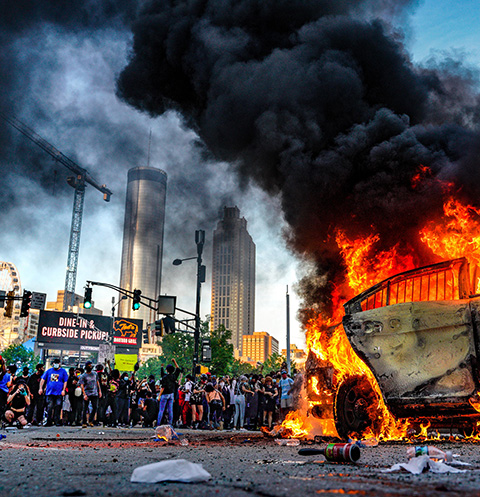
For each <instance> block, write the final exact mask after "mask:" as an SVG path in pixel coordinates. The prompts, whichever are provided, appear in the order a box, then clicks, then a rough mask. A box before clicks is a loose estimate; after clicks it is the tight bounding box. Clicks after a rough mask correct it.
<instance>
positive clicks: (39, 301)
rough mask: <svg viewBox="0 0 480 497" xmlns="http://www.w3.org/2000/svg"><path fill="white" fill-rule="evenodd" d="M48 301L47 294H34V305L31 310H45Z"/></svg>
mask: <svg viewBox="0 0 480 497" xmlns="http://www.w3.org/2000/svg"><path fill="white" fill-rule="evenodd" d="M46 301H47V294H46V293H39V292H32V303H31V305H30V309H40V310H41V311H43V310H44V309H45V302H46Z"/></svg>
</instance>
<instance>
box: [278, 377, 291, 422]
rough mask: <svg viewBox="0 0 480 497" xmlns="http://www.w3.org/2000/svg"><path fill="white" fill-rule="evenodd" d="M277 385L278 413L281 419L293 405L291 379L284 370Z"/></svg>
mask: <svg viewBox="0 0 480 497" xmlns="http://www.w3.org/2000/svg"><path fill="white" fill-rule="evenodd" d="M278 387H279V388H280V415H281V418H282V420H283V419H285V416H286V415H287V414H288V413H289V411H290V409H291V408H292V406H293V398H292V387H293V380H292V378H290V377H289V376H288V373H287V371H286V370H283V371H282V379H281V380H280V382H279V384H278Z"/></svg>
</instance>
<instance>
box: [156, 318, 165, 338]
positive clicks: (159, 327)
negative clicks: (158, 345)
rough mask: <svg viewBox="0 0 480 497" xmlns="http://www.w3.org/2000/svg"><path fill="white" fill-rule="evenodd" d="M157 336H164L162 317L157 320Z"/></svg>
mask: <svg viewBox="0 0 480 497" xmlns="http://www.w3.org/2000/svg"><path fill="white" fill-rule="evenodd" d="M155 336H157V337H163V322H162V320H161V319H159V320H158V321H155Z"/></svg>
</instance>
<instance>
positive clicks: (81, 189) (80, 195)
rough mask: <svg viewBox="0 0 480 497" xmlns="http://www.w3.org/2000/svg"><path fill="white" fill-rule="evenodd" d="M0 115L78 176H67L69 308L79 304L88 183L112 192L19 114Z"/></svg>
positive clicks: (66, 298) (66, 301) (106, 193)
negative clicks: (70, 196) (69, 204)
mask: <svg viewBox="0 0 480 497" xmlns="http://www.w3.org/2000/svg"><path fill="white" fill-rule="evenodd" d="M0 117H1V118H2V119H3V120H4V121H6V122H7V123H8V124H10V126H13V127H14V128H15V129H17V130H18V131H20V133H22V134H23V135H24V136H26V137H27V138H28V139H29V140H31V141H32V142H33V143H35V144H36V145H38V146H39V147H40V148H41V149H43V150H44V151H45V152H47V154H49V155H50V156H51V157H53V158H54V159H55V160H56V161H57V162H59V163H60V164H62V165H63V166H64V167H66V168H67V169H69V170H70V171H72V172H73V173H74V174H75V176H70V177H69V178H68V179H67V182H68V184H69V185H70V186H71V187H73V188H74V190H75V195H74V198H73V212H72V224H71V228H70V241H69V245H68V257H67V274H66V277H65V293H64V296H63V310H64V311H65V310H67V309H68V306H69V305H71V306H72V307H73V306H74V304H75V285H76V281H77V267H78V254H79V251H80V233H81V231H82V218H83V204H84V200H85V187H86V185H87V183H88V184H89V185H91V186H93V187H94V188H96V189H97V190H98V191H100V192H102V193H103V200H105V202H110V196H111V195H112V192H111V191H110V190H109V189H108V188H107V187H106V185H100V184H99V183H97V182H96V181H95V180H94V179H93V178H92V177H91V176H90V174H89V172H88V171H87V170H86V169H85V168H83V167H81V166H79V165H78V164H76V163H75V162H74V161H73V160H71V159H69V158H68V157H67V156H66V155H64V154H62V152H60V151H59V150H57V149H56V148H55V147H54V146H53V145H51V144H50V143H49V142H47V140H45V139H44V138H42V137H41V136H40V135H39V134H37V133H36V132H35V131H33V130H32V129H31V128H29V127H28V126H27V125H26V124H24V123H22V122H21V121H19V120H18V119H17V118H16V117H13V116H9V115H7V114H4V113H3V112H2V111H0Z"/></svg>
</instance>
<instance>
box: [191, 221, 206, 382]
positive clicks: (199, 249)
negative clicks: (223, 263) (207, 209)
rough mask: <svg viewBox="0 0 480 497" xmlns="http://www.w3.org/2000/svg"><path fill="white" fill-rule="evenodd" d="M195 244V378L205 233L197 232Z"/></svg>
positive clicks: (203, 271)
mask: <svg viewBox="0 0 480 497" xmlns="http://www.w3.org/2000/svg"><path fill="white" fill-rule="evenodd" d="M195 243H196V244H197V304H196V306H195V334H194V339H195V349H194V353H193V371H192V375H193V377H194V378H195V369H196V367H197V364H198V349H199V345H200V293H201V289H202V283H203V282H204V281H205V266H202V253H203V245H204V244H205V231H203V230H197V231H195Z"/></svg>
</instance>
